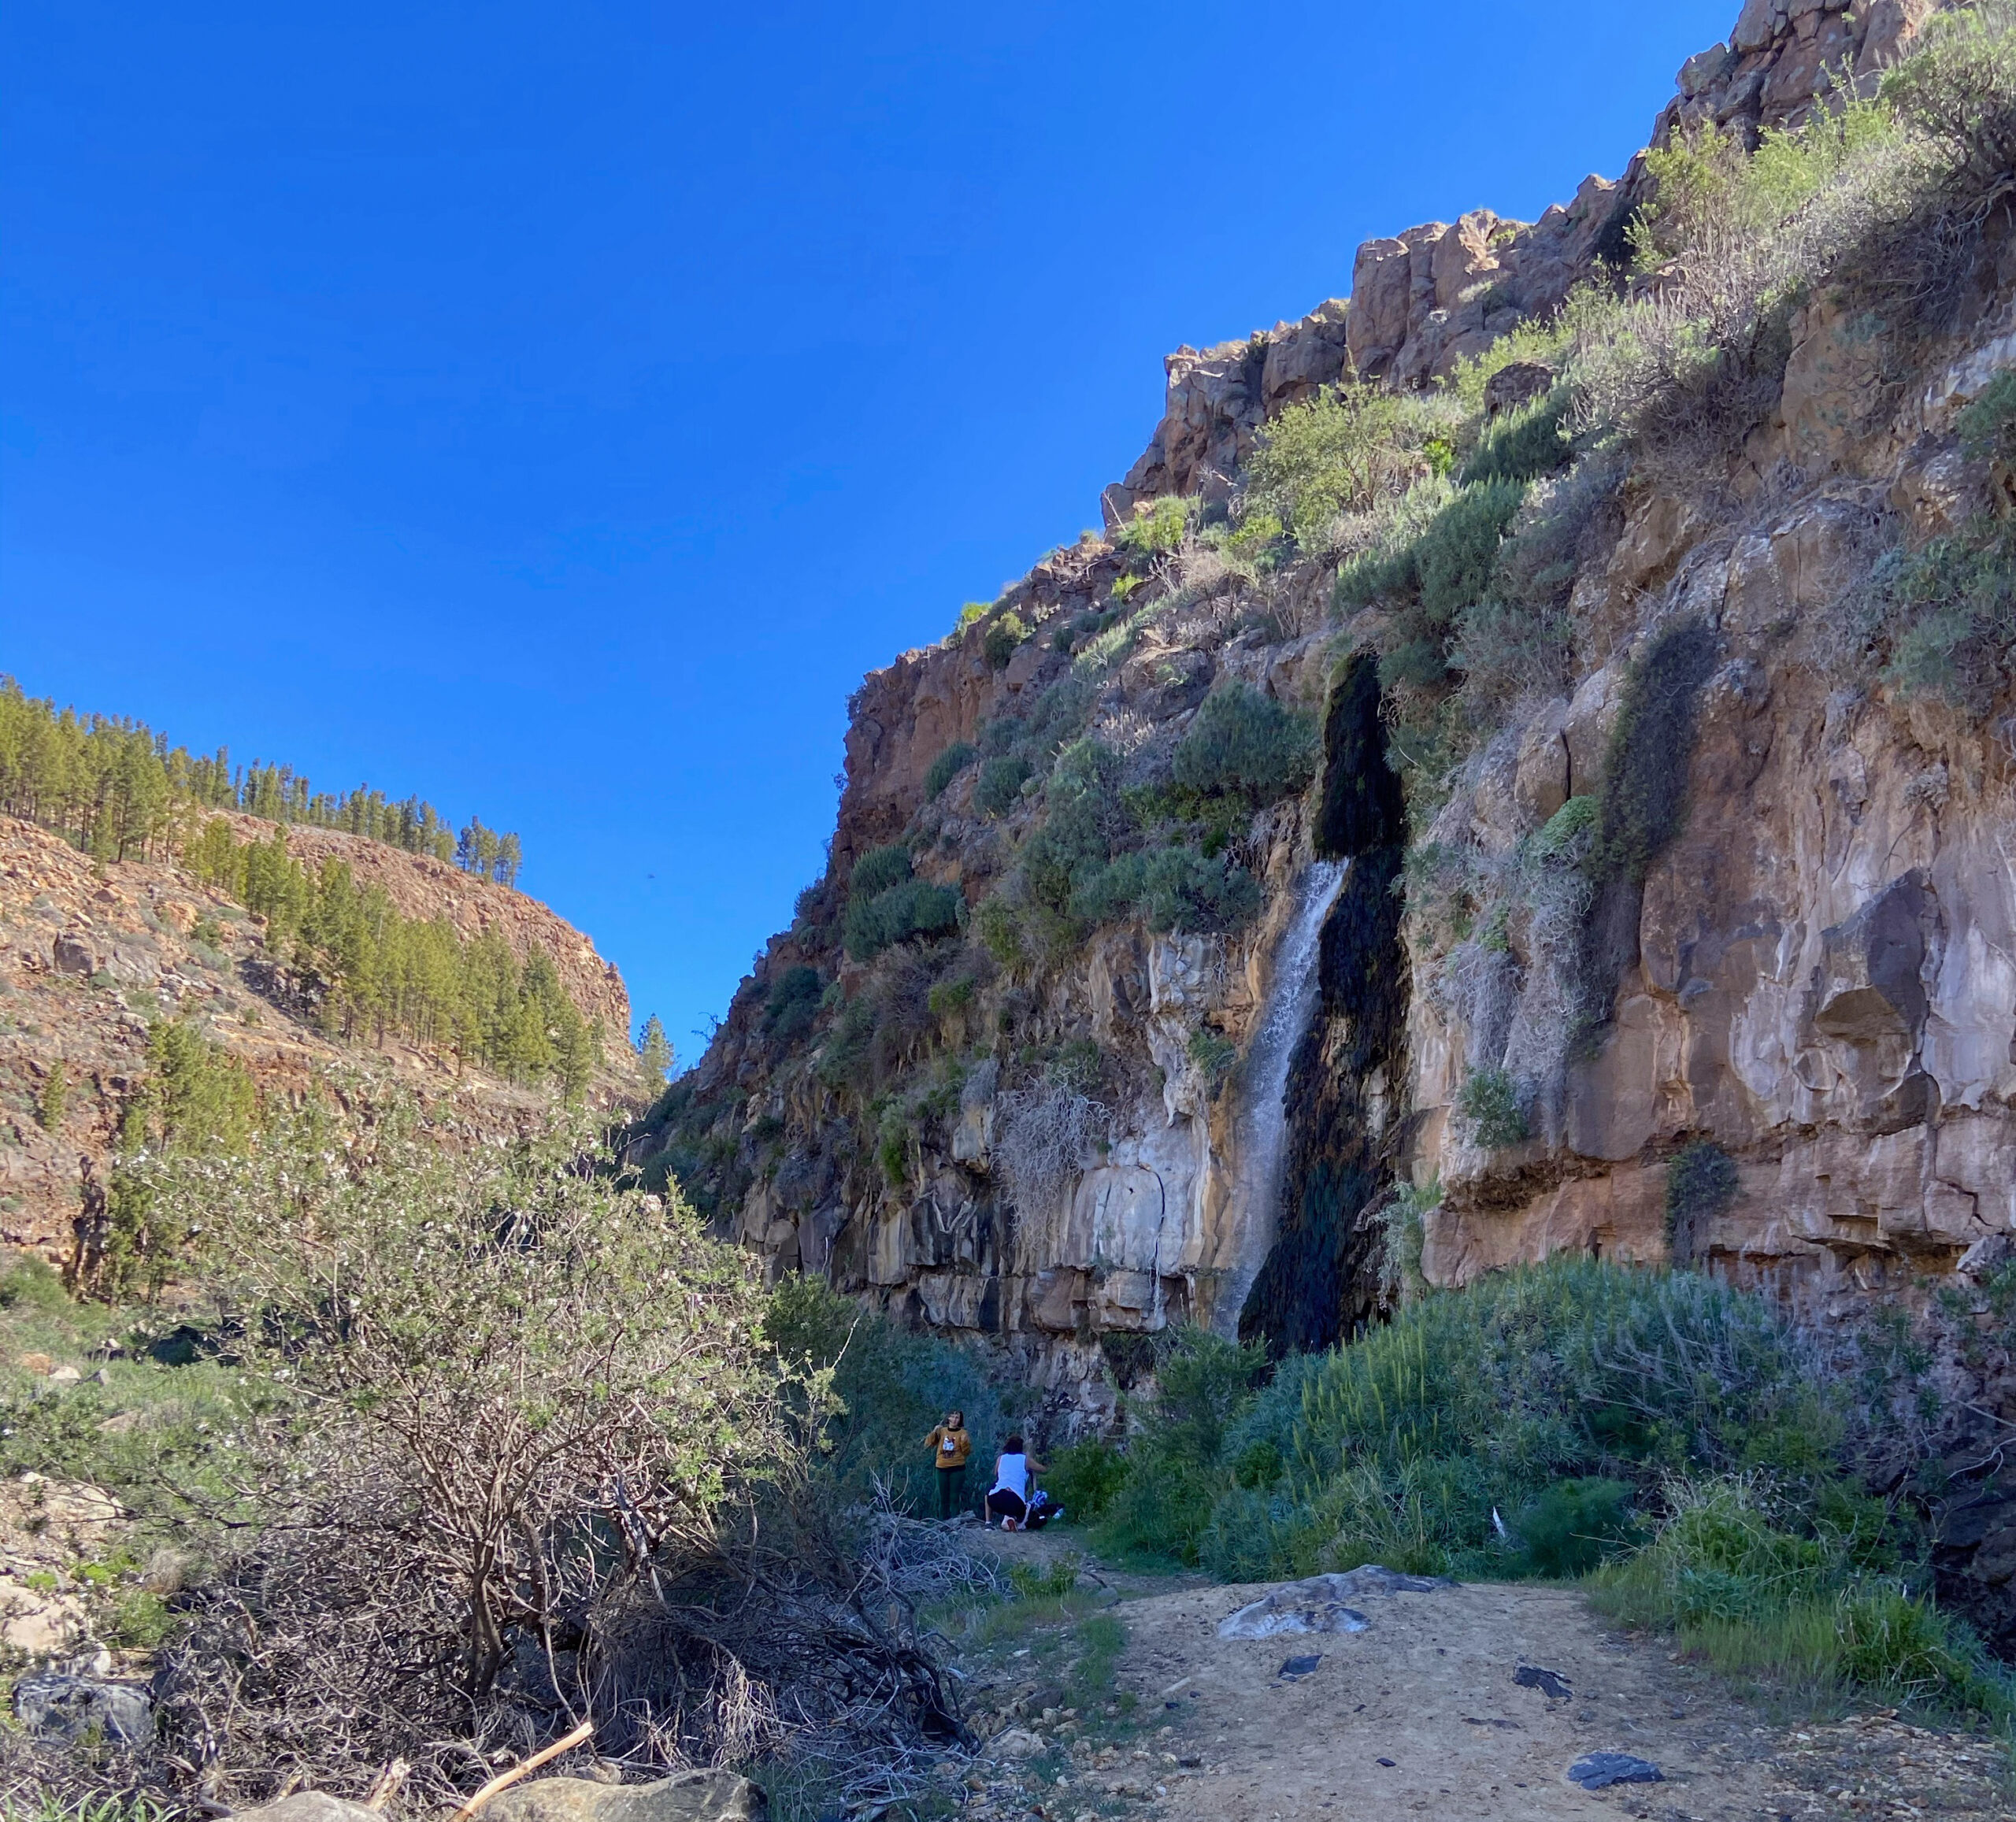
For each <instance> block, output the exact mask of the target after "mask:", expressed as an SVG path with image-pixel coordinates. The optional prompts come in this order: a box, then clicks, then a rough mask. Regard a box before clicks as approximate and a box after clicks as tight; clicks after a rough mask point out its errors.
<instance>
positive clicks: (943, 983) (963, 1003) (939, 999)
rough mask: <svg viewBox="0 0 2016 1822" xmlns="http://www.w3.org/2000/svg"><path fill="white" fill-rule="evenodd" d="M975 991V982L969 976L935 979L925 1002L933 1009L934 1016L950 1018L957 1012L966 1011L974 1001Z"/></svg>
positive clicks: (936, 1017)
mask: <svg viewBox="0 0 2016 1822" xmlns="http://www.w3.org/2000/svg"><path fill="white" fill-rule="evenodd" d="M975 991H976V989H975V987H974V984H973V981H972V980H971V979H970V978H969V977H965V976H962V977H961V978H960V979H958V980H939V981H934V982H932V987H931V991H930V993H929V994H928V995H926V997H925V1005H928V1007H929V1008H930V1009H931V1016H932V1017H933V1018H935V1019H949V1018H951V1017H952V1016H953V1015H954V1013H962V1012H964V1011H965V1009H966V1008H967V1007H968V1006H969V1005H972V1004H973V994H974V993H975Z"/></svg>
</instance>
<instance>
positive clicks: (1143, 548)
mask: <svg viewBox="0 0 2016 1822" xmlns="http://www.w3.org/2000/svg"><path fill="white" fill-rule="evenodd" d="M1195 515H1196V502H1195V501H1194V500H1186V499H1179V498H1177V496H1176V495H1174V494H1164V495H1163V496H1162V498H1160V499H1158V500H1151V501H1143V502H1139V503H1137V504H1136V506H1135V508H1134V516H1133V517H1132V518H1131V519H1129V520H1128V521H1127V523H1126V524H1124V525H1122V526H1121V528H1119V529H1118V530H1117V531H1115V532H1114V535H1113V541H1114V543H1116V544H1117V545H1118V546H1120V548H1121V550H1124V551H1125V552H1126V553H1127V554H1128V556H1129V557H1133V558H1134V559H1136V561H1140V560H1142V559H1144V558H1147V557H1158V556H1161V555H1162V554H1164V553H1166V552H1167V551H1170V550H1175V549H1176V548H1177V546H1178V545H1180V543H1182V542H1183V540H1184V538H1185V537H1186V536H1187V535H1188V534H1189V531H1190V528H1191V524H1192V523H1193V522H1194V520H1195Z"/></svg>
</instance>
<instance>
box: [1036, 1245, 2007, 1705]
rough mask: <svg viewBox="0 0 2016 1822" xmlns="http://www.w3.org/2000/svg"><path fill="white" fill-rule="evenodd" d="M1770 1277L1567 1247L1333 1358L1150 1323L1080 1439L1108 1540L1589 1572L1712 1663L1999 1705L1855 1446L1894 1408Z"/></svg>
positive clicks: (1322, 1565)
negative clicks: (1141, 1354)
mask: <svg viewBox="0 0 2016 1822" xmlns="http://www.w3.org/2000/svg"><path fill="white" fill-rule="evenodd" d="M1840 1365H1841V1363H1840V1362H1838V1361H1835V1362H1831V1363H1829V1364H1826V1365H1823V1363H1821V1361H1819V1360H1818V1358H1817V1357H1815V1356H1814V1354H1812V1352H1811V1351H1810V1349H1809V1347H1808V1346H1807V1343H1806V1342H1805V1341H1804V1340H1803V1339H1802V1337H1801V1336H1800V1335H1799V1333H1798V1331H1795V1329H1794V1328H1792V1326H1791V1324H1789V1323H1788V1322H1787V1321H1786V1320H1785V1319H1784V1317H1782V1316H1781V1315H1780V1314H1779V1313H1778V1312H1777V1310H1776V1309H1774V1308H1773V1306H1771V1305H1769V1304H1767V1303H1766V1302H1765V1301H1764V1300H1763V1299H1762V1298H1758V1297H1755V1296H1753V1295H1751V1294H1747V1293H1745V1292H1743V1291H1736V1290H1734V1289H1733V1288H1731V1287H1729V1286H1727V1285H1725V1284H1721V1283H1716V1282H1714V1281H1713V1280H1711V1279H1707V1278H1706V1277H1703V1276H1699V1275H1696V1274H1695V1273H1692V1272H1664V1271H1651V1270H1646V1269H1640V1268H1632V1267H1625V1266H1619V1265H1609V1264H1604V1263H1600V1262H1598V1261H1592V1260H1588V1259H1573V1258H1565V1257H1564V1258H1556V1259H1554V1260H1551V1261H1548V1262H1547V1263H1546V1264H1545V1265H1538V1266H1534V1267H1531V1268H1525V1269H1522V1270H1519V1271H1515V1272H1505V1273H1501V1274H1499V1275H1497V1276H1492V1277H1490V1278H1488V1279H1483V1280H1481V1282H1479V1283H1477V1284H1474V1285H1473V1286H1471V1287H1469V1288H1468V1289H1466V1290H1463V1291H1443V1292H1438V1293H1434V1294H1429V1295H1427V1296H1425V1297H1423V1298H1420V1299H1419V1300H1418V1301H1417V1302H1413V1303H1410V1304H1409V1305H1406V1307H1404V1308H1403V1309H1402V1310H1401V1311H1400V1312H1399V1313H1398V1314H1397V1315H1396V1316H1395V1318H1394V1320H1392V1322H1390V1323H1388V1324H1386V1325H1385V1326H1384V1327H1383V1328H1377V1329H1375V1330H1373V1331H1371V1332H1369V1333H1368V1334H1366V1335H1363V1336H1362V1337H1360V1338H1359V1339H1357V1340H1355V1341H1353V1342H1350V1343H1348V1344H1347V1345H1346V1346H1343V1347H1340V1348H1338V1349H1336V1350H1334V1351H1332V1352H1331V1353H1329V1354H1323V1355H1321V1356H1306V1357H1295V1358H1292V1359H1290V1360H1288V1361H1285V1362H1284V1363H1283V1364H1282V1365H1281V1366H1280V1368H1278V1370H1277V1371H1276V1372H1275V1373H1274V1374H1273V1377H1272V1378H1271V1379H1268V1380H1266V1383H1264V1384H1263V1383H1261V1379H1262V1372H1263V1367H1262V1362H1261V1361H1259V1360H1258V1358H1257V1357H1253V1356H1251V1355H1250V1354H1248V1353H1247V1351H1246V1350H1240V1349H1237V1348H1236V1347H1234V1346H1232V1344H1230V1343H1229V1342H1224V1341H1221V1340H1219V1339H1216V1338H1215V1337H1211V1336H1207V1335H1185V1336H1181V1337H1178V1338H1176V1339H1173V1341H1172V1342H1169V1343H1168V1344H1166V1354H1165V1356H1164V1358H1163V1360H1162V1363H1161V1365H1160V1367H1159V1369H1158V1382H1159V1384H1160V1386H1161V1393H1160V1398H1159V1400H1158V1403H1157V1405H1156V1406H1155V1408H1154V1410H1153V1411H1152V1412H1151V1413H1150V1414H1149V1416H1147V1419H1146V1420H1145V1421H1144V1422H1143V1424H1142V1425H1141V1426H1140V1429H1139V1431H1138V1432H1137V1434H1136V1435H1135V1436H1134V1437H1133V1438H1132V1440H1131V1441H1130V1443H1129V1446H1128V1449H1127V1451H1126V1453H1125V1457H1124V1459H1115V1458H1112V1457H1106V1456H1101V1455H1099V1454H1097V1452H1096V1450H1095V1449H1093V1448H1090V1447H1081V1450H1080V1452H1079V1453H1078V1454H1077V1455H1074V1457H1073V1462H1072V1472H1073V1479H1074V1480H1075V1481H1076V1482H1077V1483H1078V1484H1079V1486H1080V1487H1082V1488H1084V1490H1086V1491H1088V1492H1090V1493H1095V1494H1097V1495H1098V1496H1099V1498H1101V1499H1102V1500H1103V1505H1102V1507H1101V1508H1100V1509H1099V1510H1098V1513H1097V1518H1096V1523H1095V1529H1094V1532H1093V1542H1094V1543H1095V1546H1097V1547H1099V1549H1101V1550H1103V1551H1106V1552H1107V1553H1109V1554H1117V1555H1119V1556H1121V1557H1127V1558H1130V1559H1132V1560H1133V1561H1137V1562H1138V1561H1151V1560H1154V1559H1157V1558H1159V1559H1161V1560H1162V1561H1167V1562H1171V1563H1181V1564H1185V1565H1191V1566H1194V1567H1199V1568H1204V1569H1206V1570H1207V1571H1209V1572H1211V1573H1212V1574H1214V1575H1216V1576H1220V1577H1221V1578H1222V1579H1226V1580H1232V1581H1251V1580H1258V1579H1273V1578H1277V1577H1281V1576H1304V1575H1310V1574H1314V1573H1317V1572H1325V1571H1330V1570H1344V1569H1350V1568H1356V1567H1358V1565H1361V1564H1364V1563H1369V1562H1379V1563H1383V1564H1384V1565H1386V1566H1387V1567H1388V1568H1395V1569H1401V1570H1406V1571H1409V1572H1414V1573H1420V1574H1447V1575H1455V1576H1466V1577H1485V1578H1518V1577H1529V1576H1532V1577H1553V1578H1565V1577H1572V1576H1588V1575H1593V1577H1594V1583H1593V1585H1594V1586H1595V1587H1596V1588H1597V1589H1598V1590H1599V1594H1600V1598H1603V1600H1605V1601H1606V1602H1608V1603H1610V1609H1611V1610H1612V1611H1614V1612H1615V1613H1617V1614H1618V1616H1620V1617H1623V1618H1626V1619H1629V1620H1635V1621H1636V1622H1638V1623H1641V1624H1648V1625H1655V1626H1658V1627H1661V1628H1667V1629H1673V1630H1677V1631H1679V1632H1680V1633H1681V1636H1682V1638H1683V1640H1684V1642H1686V1643H1687V1644H1688V1646H1689V1648H1690V1649H1699V1650H1703V1651H1704V1652H1706V1653H1707V1654H1708V1655H1709V1656H1710V1657H1713V1658H1714V1661H1716V1662H1718V1664H1721V1665H1724V1666H1725V1668H1753V1669H1755V1670H1758V1671H1760V1672H1770V1673H1772V1674H1773V1675H1776V1676H1786V1677H1789V1678H1791V1679H1793V1680H1795V1681H1798V1682H1801V1683H1812V1684H1815V1685H1818V1684H1822V1683H1831V1684H1833V1685H1835V1686H1837V1687H1842V1688H1844V1689H1845V1688H1850V1687H1852V1688H1855V1689H1866V1690H1873V1691H1878V1692H1880V1693H1885V1694H1892V1695H1894V1696H1896V1698H1897V1699H1898V1700H1899V1701H1903V1700H1912V1701H1919V1702H1934V1703H1944V1704H1947V1705H1951V1706H1957V1707H1969V1708H1974V1709H1986V1710H1988V1712H1991V1713H1998V1714H1999V1713H2004V1712H2005V1710H2004V1709H2003V1708H2002V1707H2001V1706H2000V1704H2002V1703H2003V1702H2005V1701H2006V1698H2007V1686H2006V1684H2005V1683H2003V1680H2002V1679H2001V1678H2000V1676H1999V1672H1996V1670H1995V1669H1994V1668H1993V1667H1992V1665H1990V1664H1989V1663H1988V1660H1987V1659H1986V1658H1985V1657H1983V1656H1982V1654H1981V1652H1980V1650H1979V1649H1978V1647H1977V1646H1976V1645H1975V1644H1974V1642H1973V1640H1972V1639H1971V1637H1970V1635H1968V1634H1967V1633H1966V1630H1965V1628H1963V1627H1961V1626H1959V1625H1958V1624H1956V1623H1955V1622H1954V1621H1953V1620H1951V1618H1950V1617H1949V1616H1947V1615H1945V1614H1944V1613H1941V1612H1940V1610H1939V1609H1937V1608H1936V1606H1934V1605H1933V1604H1932V1603H1931V1602H1929V1599H1927V1598H1925V1597H1924V1595H1923V1594H1921V1592H1920V1587H1921V1583H1922V1581H1923V1579H1924V1578H1923V1576H1922V1575H1921V1571H1920V1569H1919V1568H1918V1564H1919V1561H1920V1559H1921V1556H1922V1550H1923V1544H1922V1539H1921V1537H1920V1536H1919V1535H1918V1531H1917V1530H1916V1528H1915V1526H1914V1523H1913V1521H1912V1520H1911V1519H1910V1516H1909V1514H1908V1513H1905V1512H1903V1511H1902V1510H1900V1509H1896V1508H1893V1507H1892V1505H1887V1504H1885V1503H1884V1502H1882V1501H1880V1500H1877V1499H1876V1498H1872V1497H1871V1496H1870V1494H1868V1492H1867V1491H1865V1490H1864V1488H1863V1487H1862V1486H1861V1484H1860V1483H1858V1480H1857V1479H1856V1478H1855V1475H1854V1473H1853V1472H1852V1468H1853V1464H1854V1461H1855V1459H1857V1457H1858V1454H1859V1452H1860V1451H1861V1450H1862V1449H1863V1448H1864V1447H1865V1446H1867V1445H1868V1444H1869V1443H1870V1442H1871V1441H1872V1440H1874V1439H1877V1438H1876V1434H1875V1432H1874V1431H1873V1429H1872V1428H1871V1426H1873V1425H1874V1424H1878V1423H1880V1422H1881V1413H1883V1412H1884V1410H1886V1409H1888V1407H1889V1404H1890V1400H1889V1398H1888V1394H1886V1393H1885V1392H1884V1388H1882V1387H1877V1388H1875V1389H1874V1391H1872V1389H1871V1387H1870V1385H1869V1384H1868V1383H1867V1379H1868V1373H1869V1372H1870V1371H1873V1370H1875V1368H1876V1366H1877V1365H1880V1362H1877V1361H1876V1360H1875V1358H1874V1357H1873V1356H1872V1357H1871V1358H1870V1360H1867V1361H1864V1362H1863V1363H1862V1365H1863V1368H1864V1370H1863V1371H1862V1372H1842V1371H1840V1370H1839V1368H1840Z"/></svg>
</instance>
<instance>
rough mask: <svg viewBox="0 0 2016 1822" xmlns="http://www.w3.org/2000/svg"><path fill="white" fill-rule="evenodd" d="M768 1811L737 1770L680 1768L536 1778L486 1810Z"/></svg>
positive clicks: (506, 1821) (642, 1817)
mask: <svg viewBox="0 0 2016 1822" xmlns="http://www.w3.org/2000/svg"><path fill="white" fill-rule="evenodd" d="M767 1813H769V1812H768V1807H767V1805H765V1802H764V1798H763V1793H762V1791H761V1790H759V1789H758V1787H756V1786H755V1785H754V1784H752V1783H750V1781H749V1780H748V1779H747V1778H744V1777H741V1776H738V1775H737V1774H736V1773H735V1772H675V1773H674V1774H673V1776H671V1777H669V1778H661V1779H658V1781H657V1782H656V1783H650V1784H598V1783H594V1782H592V1781H591V1780H590V1779H587V1778H537V1779H533V1780H532V1782H531V1783H526V1784H520V1785H518V1786H517V1787H515V1788H514V1789H512V1790H509V1791H505V1792H504V1793H503V1794H502V1795H501V1796H499V1797H498V1798H495V1799H494V1800H493V1801H492V1802H491V1803H490V1805H488V1807H487V1809H485V1811H484V1814H485V1815H486V1816H487V1817H488V1818H490V1822H762V1817H763V1816H765V1815H766V1814H767ZM285 1822H293V1819H292V1818H287V1819H285ZM303 1822H313V1819H303ZM330 1822H338V1819H336V1818H331V1819H330Z"/></svg>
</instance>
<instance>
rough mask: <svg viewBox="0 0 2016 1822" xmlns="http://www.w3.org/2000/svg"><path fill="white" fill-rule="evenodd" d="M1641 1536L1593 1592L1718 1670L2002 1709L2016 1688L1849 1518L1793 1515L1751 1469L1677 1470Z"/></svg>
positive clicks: (2014, 1698) (2009, 1709) (1997, 1713)
mask: <svg viewBox="0 0 2016 1822" xmlns="http://www.w3.org/2000/svg"><path fill="white" fill-rule="evenodd" d="M1669 1491H1670V1514H1669V1516H1668V1517H1667V1518H1666V1521H1665V1523H1664V1524H1662V1527H1661V1528H1660V1530H1659V1532H1658V1536H1657V1537H1656V1538H1655V1539H1654V1540H1653V1541H1652V1542H1651V1544H1650V1545H1648V1546H1647V1547H1646V1548H1645V1549H1644V1550H1641V1551H1640V1552H1639V1553H1638V1554H1636V1555H1635V1556H1632V1557H1629V1558H1628V1559H1627V1560H1625V1561H1621V1562H1618V1563H1614V1564H1612V1565H1609V1566H1607V1567H1606V1568H1603V1569H1602V1570H1600V1571H1599V1572H1598V1575H1597V1577H1596V1580H1595V1587H1594V1591H1593V1593H1594V1598H1595V1603H1596V1605H1598V1607H1599V1609H1601V1610H1603V1612H1605V1613H1608V1614H1610V1615H1611V1616H1614V1617H1615V1618H1617V1619H1619V1620H1622V1621H1624V1622H1625V1623H1626V1624H1632V1625H1638V1626H1649V1627H1657V1628H1662V1629H1664V1630H1667V1631H1673V1632H1674V1633H1676V1634H1677V1635H1678V1642H1679V1644H1680V1646H1681V1648H1682V1649H1683V1650H1690V1651H1697V1652H1699V1653H1701V1654H1703V1655H1705V1656H1706V1657H1707V1658H1708V1659H1709V1661H1710V1662H1711V1663H1712V1664H1713V1665H1714V1666H1715V1668H1718V1669H1719V1670H1721V1671H1724V1672H1766V1673H1769V1674H1771V1675H1773V1676H1779V1677H1782V1678H1789V1679H1792V1680H1794V1681H1795V1682H1798V1683H1803V1684H1806V1685H1807V1686H1809V1687H1814V1688H1817V1689H1818V1690H1820V1691H1838V1692H1840V1694H1862V1695H1865V1696H1866V1695H1873V1696H1876V1697H1877V1698H1882V1699H1887V1700H1889V1701H1892V1702H1917V1703H1931V1704H1933V1705H1939V1706H1942V1707H1947V1708H1961V1709H1975V1710H1977V1711H1980V1712H1983V1713H1986V1714H1988V1715H1989V1716H1991V1717H1992V1718H1996V1719H2000V1720H2006V1719H2007V1718H2008V1717H2009V1716H2010V1714H2011V1713H2016V1691H2013V1690H2012V1685H2011V1682H2010V1677H2009V1675H2008V1672H2007V1671H2006V1670H2003V1669H2002V1668H1999V1667H1998V1666H1996V1665H1993V1664H1992V1663H1991V1662H1990V1661H1988V1659H1987V1658H1986V1657H1985V1656H1984V1654H1983V1653H1982V1652H1981V1649H1980V1647H1979V1646H1978V1645H1977V1643H1976V1642H1975V1641H1974V1640H1973V1638H1972V1637H1971V1636H1970V1635H1969V1634H1968V1633H1967V1632H1966V1630H1965V1629H1964V1628H1962V1627H1960V1626H1958V1625H1957V1624H1955V1622H1954V1621H1952V1620H1951V1619H1949V1618H1948V1617H1947V1616H1946V1615H1945V1614H1944V1613H1940V1611H1939V1609H1937V1608H1936V1607H1935V1606H1933V1605H1932V1603H1931V1602H1929V1601H1927V1600H1925V1599H1924V1598H1921V1597H1919V1596H1917V1595H1914V1594H1912V1593H1911V1592H1910V1591H1909V1590H1908V1589H1907V1587H1904V1586H1903V1585H1902V1584H1900V1583H1899V1582H1897V1581H1896V1580H1895V1579H1892V1578H1891V1577H1888V1576H1884V1575H1881V1574H1874V1573H1871V1572H1869V1570H1868V1569H1867V1568H1866V1567H1865V1566H1864V1565H1862V1563H1861V1562H1860V1561H1858V1554H1860V1550H1861V1542H1862V1540H1861V1539H1858V1537H1857V1536H1856V1535H1855V1533H1854V1532H1853V1531H1844V1530H1842V1529H1841V1528H1838V1527H1835V1526H1832V1525H1829V1524H1827V1523H1825V1522H1824V1521H1823V1522H1821V1523H1820V1524H1810V1522H1808V1523H1806V1524H1804V1525H1803V1528H1800V1527H1801V1525H1802V1521H1801V1520H1799V1518H1798V1517H1797V1516H1795V1515H1794V1514H1792V1513H1790V1512H1788V1511H1784V1510H1781V1509H1777V1508H1775V1507H1774V1505H1773V1502H1772V1501H1771V1499H1770V1497H1769V1495H1768V1494H1766V1493H1765V1492H1764V1491H1762V1489H1760V1487H1758V1485H1757V1483H1755V1482H1754V1481H1752V1480H1750V1479H1740V1478H1729V1477H1724V1478H1720V1479H1710V1480H1707V1481H1695V1482H1677V1483H1673V1486H1672V1487H1670V1490H1669Z"/></svg>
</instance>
